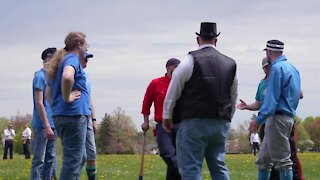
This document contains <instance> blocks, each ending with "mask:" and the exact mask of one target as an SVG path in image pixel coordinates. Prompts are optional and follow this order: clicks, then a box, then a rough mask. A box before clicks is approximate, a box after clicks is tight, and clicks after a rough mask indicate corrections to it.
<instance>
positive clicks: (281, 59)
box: [271, 55, 287, 66]
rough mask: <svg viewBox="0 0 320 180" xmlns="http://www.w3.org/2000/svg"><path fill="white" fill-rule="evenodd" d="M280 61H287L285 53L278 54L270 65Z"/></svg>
mask: <svg viewBox="0 0 320 180" xmlns="http://www.w3.org/2000/svg"><path fill="white" fill-rule="evenodd" d="M280 61H287V58H286V56H285V55H281V56H279V57H278V58H277V59H276V60H275V61H273V62H272V63H271V66H273V65H274V64H276V63H278V62H280Z"/></svg>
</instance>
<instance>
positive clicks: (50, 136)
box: [45, 127, 54, 140]
mask: <svg viewBox="0 0 320 180" xmlns="http://www.w3.org/2000/svg"><path fill="white" fill-rule="evenodd" d="M45 130H46V137H47V139H49V140H50V139H53V138H54V133H53V131H52V129H51V127H47V128H45Z"/></svg>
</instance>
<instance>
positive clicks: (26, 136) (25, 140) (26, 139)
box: [22, 124, 32, 159]
mask: <svg viewBox="0 0 320 180" xmlns="http://www.w3.org/2000/svg"><path fill="white" fill-rule="evenodd" d="M31 133H32V132H31V129H30V128H29V126H28V124H25V125H24V130H23V132H22V145H23V153H24V156H25V158H26V159H30V140H31Z"/></svg>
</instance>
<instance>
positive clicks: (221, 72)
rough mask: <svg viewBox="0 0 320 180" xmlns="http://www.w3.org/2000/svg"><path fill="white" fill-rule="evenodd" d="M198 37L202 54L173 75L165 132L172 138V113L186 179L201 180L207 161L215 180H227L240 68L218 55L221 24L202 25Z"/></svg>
mask: <svg viewBox="0 0 320 180" xmlns="http://www.w3.org/2000/svg"><path fill="white" fill-rule="evenodd" d="M196 34H197V36H198V37H197V43H198V45H199V49H198V50H195V51H191V52H189V54H188V55H187V56H186V58H185V60H184V61H182V62H181V64H180V65H179V66H178V67H177V68H176V70H175V71H174V73H173V75H172V80H171V82H170V85H169V88H168V92H167V95H166V98H165V100H164V111H163V118H164V120H163V127H164V129H165V130H166V131H168V132H170V131H171V130H172V127H173V120H172V118H173V114H174V112H173V111H175V112H178V115H176V116H179V119H180V120H181V123H180V128H179V130H178V133H177V159H178V167H179V172H180V174H181V176H182V179H184V180H200V179H202V176H201V173H202V164H203V160H204V159H206V162H207V165H208V168H209V171H210V174H211V178H212V179H226V180H227V179H230V177H229V172H228V169H227V166H226V163H225V154H226V148H225V146H226V141H227V137H228V134H229V129H230V123H231V119H232V116H233V114H234V111H235V103H236V99H237V86H238V80H237V77H236V70H237V66H236V62H235V61H234V60H233V59H231V58H229V57H227V56H225V55H224V54H222V53H220V52H219V51H218V50H217V49H216V44H217V37H218V36H219V34H220V33H217V28H216V23H213V22H202V23H201V27H200V33H196ZM174 109H175V110H174Z"/></svg>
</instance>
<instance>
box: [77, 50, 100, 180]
mask: <svg viewBox="0 0 320 180" xmlns="http://www.w3.org/2000/svg"><path fill="white" fill-rule="evenodd" d="M91 58H93V54H90V53H86V55H85V57H84V58H80V64H81V65H82V67H83V69H85V68H86V67H87V63H88V61H89V59H91ZM84 73H85V76H86V84H87V88H88V91H89V94H90V110H91V116H90V118H89V119H88V124H87V135H86V154H87V161H86V171H87V176H88V179H89V180H95V179H96V174H97V167H96V166H97V165H96V143H95V138H94V135H95V133H96V131H97V119H96V117H97V116H96V111H95V108H94V104H93V100H92V94H91V92H92V91H91V83H90V81H89V76H88V73H87V72H86V71H84Z"/></svg>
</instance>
